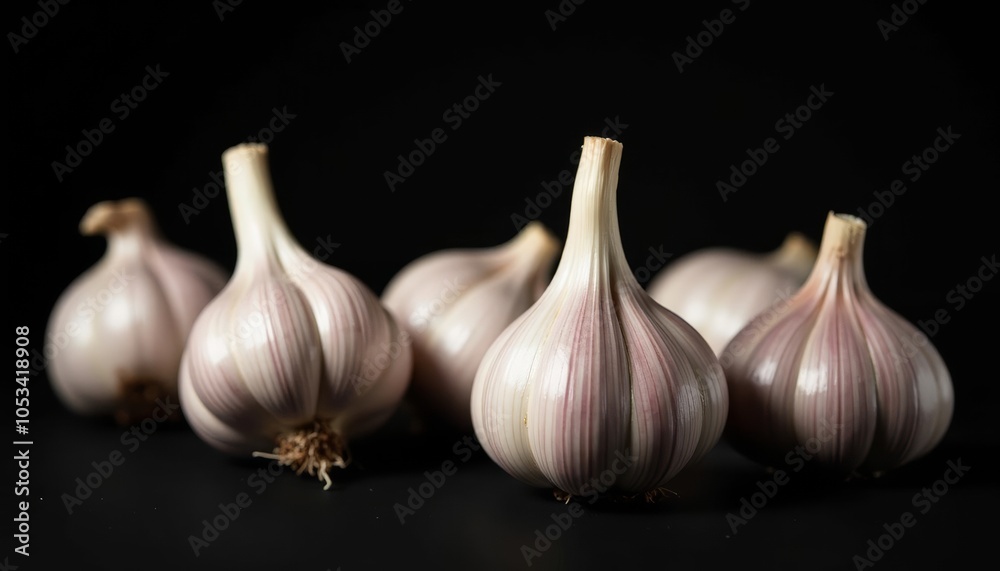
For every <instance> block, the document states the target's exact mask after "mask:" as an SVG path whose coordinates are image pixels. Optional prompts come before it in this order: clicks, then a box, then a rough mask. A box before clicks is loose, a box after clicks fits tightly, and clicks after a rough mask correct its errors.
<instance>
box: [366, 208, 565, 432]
mask: <svg viewBox="0 0 1000 571" xmlns="http://www.w3.org/2000/svg"><path fill="white" fill-rule="evenodd" d="M558 249H559V241H558V240H557V239H556V238H555V236H553V235H552V234H551V233H550V232H549V231H548V230H546V229H545V227H544V226H542V224H541V223H539V222H531V223H529V224H528V225H527V226H525V227H524V229H523V230H522V231H521V232H520V233H519V234H518V235H517V237H515V238H514V239H512V240H510V241H509V242H507V243H506V244H502V245H500V246H497V247H495V248H480V249H454V250H442V251H439V252H434V253H431V254H428V255H426V256H422V257H420V258H418V259H416V260H414V261H413V262H411V263H410V264H408V265H407V266H406V267H404V268H403V269H402V270H400V272H399V273H398V274H397V275H396V276H395V277H394V278H393V279H392V280H391V281H390V282H389V284H388V285H387V286H386V289H385V293H384V294H383V295H382V300H383V303H384V304H385V306H386V307H388V308H389V310H390V311H392V312H393V314H394V315H395V316H396V318H397V320H398V322H399V323H400V325H401V326H402V327H403V328H404V329H406V331H407V333H408V334H409V337H410V339H411V340H412V342H413V381H412V388H413V391H414V396H415V399H416V400H417V402H418V403H419V404H420V405H422V406H425V407H426V408H427V409H428V410H430V411H433V412H436V413H438V414H442V415H444V416H445V417H446V418H447V420H448V421H449V422H450V423H452V424H453V425H454V426H456V427H458V428H462V429H469V428H471V427H472V417H471V414H470V410H469V402H470V398H471V396H472V381H473V379H474V378H475V376H476V370H477V369H478V368H479V363H480V362H481V361H482V358H483V355H484V354H485V353H486V350H487V349H489V346H490V345H491V344H492V343H493V341H495V340H496V338H497V337H498V336H499V335H500V333H501V332H503V330H504V329H505V328H506V327H507V326H508V325H510V324H511V322H513V321H514V320H515V319H516V318H517V317H519V316H520V315H521V314H522V313H524V312H525V311H526V310H527V309H528V308H529V307H531V305H532V304H533V303H534V302H535V301H536V300H537V299H538V297H539V296H540V295H541V294H542V292H543V291H544V290H545V286H546V284H548V280H549V268H550V267H551V265H552V262H553V261H554V260H555V256H556V254H557V253H558Z"/></svg>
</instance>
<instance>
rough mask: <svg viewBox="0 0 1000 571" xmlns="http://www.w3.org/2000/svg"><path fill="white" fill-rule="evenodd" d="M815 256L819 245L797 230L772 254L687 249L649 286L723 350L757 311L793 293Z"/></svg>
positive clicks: (717, 351) (663, 302) (664, 303)
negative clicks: (687, 252)
mask: <svg viewBox="0 0 1000 571" xmlns="http://www.w3.org/2000/svg"><path fill="white" fill-rule="evenodd" d="M815 260H816V246H815V245H813V243H812V242H810V241H809V239H808V238H806V237H805V236H803V235H801V234H798V233H795V232H793V233H791V234H789V235H788V236H787V237H786V238H785V241H784V243H782V244H781V247H780V248H778V249H777V250H775V251H774V252H771V253H769V254H755V253H751V252H744V251H741V250H733V249H729V248H707V249H705V250H700V251H698V252H693V253H691V254H688V255H687V256H684V257H683V258H681V259H679V260H677V261H676V262H674V263H673V264H670V265H669V266H667V268H666V269H664V270H663V271H662V272H660V273H659V275H657V276H656V277H655V278H654V279H653V281H652V283H650V284H649V287H648V289H647V291H649V295H651V296H652V297H653V299H655V300H656V301H657V302H659V304H660V305H662V306H664V307H666V308H667V309H669V310H670V311H673V312H675V313H677V315H680V316H681V317H683V318H684V320H685V321H687V322H688V323H690V324H691V325H692V326H693V327H694V328H695V329H697V330H698V333H701V335H702V336H703V337H704V338H705V341H708V344H709V345H710V346H711V347H712V350H713V351H715V354H716V355H719V354H721V353H722V350H723V349H725V348H726V344H727V343H729V341H730V340H731V339H732V338H733V337H734V336H735V335H736V334H737V333H739V331H740V329H743V327H744V326H745V325H746V324H747V323H750V320H751V319H753V318H754V317H756V316H757V314H758V313H760V312H761V311H764V310H765V309H767V308H768V307H770V306H771V305H772V304H773V303H775V302H776V301H778V300H779V299H782V298H788V297H790V296H791V295H792V294H793V293H795V291H796V290H798V289H799V287H800V286H801V285H802V282H804V281H805V279H806V276H808V275H809V270H810V269H812V265H813V262H814V261H815Z"/></svg>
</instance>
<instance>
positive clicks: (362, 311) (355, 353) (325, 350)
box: [180, 144, 411, 488]
mask: <svg viewBox="0 0 1000 571" xmlns="http://www.w3.org/2000/svg"><path fill="white" fill-rule="evenodd" d="M222 159H223V169H224V172H225V180H226V195H227V197H228V199H229V208H230V212H231V213H232V217H233V225H234V227H235V231H236V241H237V246H238V257H237V262H236V270H235V272H234V274H233V277H232V279H231V280H230V281H229V283H228V284H227V285H226V287H225V289H223V291H222V293H220V294H219V295H218V297H216V298H215V299H214V300H212V302H211V303H210V304H209V305H208V307H206V308H205V310H204V311H203V312H202V314H201V316H200V317H199V318H198V321H197V322H196V323H195V326H194V330H193V331H192V332H191V337H190V340H189V342H188V345H187V350H186V351H185V353H184V360H183V363H182V366H181V380H180V383H181V387H180V391H181V393H180V398H181V406H182V409H183V411H184V415H185V416H186V417H187V419H188V422H190V424H191V426H192V427H193V428H194V430H195V432H196V433H197V434H198V435H199V436H200V437H201V438H202V439H203V440H205V441H206V442H208V443H209V444H211V445H212V446H214V447H215V448H218V449H219V450H222V451H225V452H229V453H232V454H248V455H249V454H251V453H254V455H255V456H265V457H273V458H276V459H278V460H280V461H281V462H282V463H283V464H285V465H288V466H291V467H292V468H294V469H295V470H296V471H297V472H298V473H299V474H301V473H302V472H308V473H309V474H310V475H313V476H317V477H318V478H321V479H322V480H323V481H324V482H325V483H326V488H329V487H330V483H331V482H330V478H329V475H328V473H329V470H330V469H331V468H332V467H334V466H337V467H344V466H346V465H347V463H348V461H349V455H348V449H347V440H348V438H351V437H354V436H357V435H360V434H363V433H365V432H367V431H370V430H373V429H375V428H377V427H378V426H379V425H381V424H382V423H383V422H385V421H386V420H387V419H388V418H389V416H391V414H392V413H393V411H394V410H395V408H396V406H397V405H398V403H399V401H400V400H401V398H402V396H403V393H404V392H405V390H406V386H407V383H408V381H409V377H410V370H411V353H410V347H409V344H408V343H406V341H405V339H402V338H401V334H402V332H401V330H400V329H399V328H398V327H397V326H396V323H395V321H394V320H393V318H392V317H391V316H390V315H389V312H388V311H387V310H386V309H385V308H384V307H382V305H381V304H380V303H379V300H378V298H377V297H376V296H375V294H374V293H372V291H371V290H369V289H368V287H367V286H365V285H364V284H363V283H361V282H360V281H359V280H358V279H356V278H354V277H353V276H351V275H350V274H348V273H347V272H344V271H342V270H339V269H337V268H333V267H330V266H327V265H324V264H321V263H319V262H317V261H316V260H314V259H313V258H312V257H310V255H309V254H308V253H306V251H305V250H303V249H302V248H301V247H300V246H299V245H298V243H296V242H295V239H294V238H293V237H292V235H291V233H290V232H289V231H288V228H287V227H286V226H285V223H284V221H283V220H282V218H281V215H280V213H279V212H278V207H277V204H276V203H275V199H274V190H273V189H272V186H271V176H270V171H269V169H268V164H267V147H266V146H265V145H259V144H257V145H253V144H244V145H239V146H236V147H233V148H231V149H229V150H227V151H226V152H225V153H224V154H223V157H222ZM272 449H273V454H270V453H266V452H265V453H256V452H255V451H260V450H272Z"/></svg>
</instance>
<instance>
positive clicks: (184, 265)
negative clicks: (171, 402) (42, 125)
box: [47, 198, 226, 424]
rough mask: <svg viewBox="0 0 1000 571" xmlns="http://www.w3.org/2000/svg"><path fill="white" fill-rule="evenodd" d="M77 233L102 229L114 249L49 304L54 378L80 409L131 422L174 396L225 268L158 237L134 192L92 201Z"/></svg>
mask: <svg viewBox="0 0 1000 571" xmlns="http://www.w3.org/2000/svg"><path fill="white" fill-rule="evenodd" d="M80 232H81V233H83V234H84V235H87V236H91V235H95V234H103V235H105V236H106V237H107V240H108V249H107V251H106V252H105V254H104V256H103V257H102V258H101V260H100V261H99V262H98V263H97V264H96V265H95V266H94V267H92V268H90V269H89V270H87V271H86V272H85V273H84V274H83V275H81V276H80V277H79V278H77V279H76V280H75V281H74V282H73V283H72V284H71V285H70V286H69V288H67V289H66V291H65V292H63V293H62V295H61V296H60V297H59V300H58V301H57V302H56V304H55V307H54V308H53V310H52V315H51V316H50V318H49V323H48V329H47V337H48V347H51V351H52V353H51V354H50V355H48V357H49V365H48V371H49V378H50V379H51V380H52V385H53V387H54V388H55V392H56V395H57V396H58V397H59V399H60V400H61V401H62V402H63V403H64V404H65V405H66V406H67V407H69V408H70V409H71V410H73V411H74V412H76V413H78V414H83V415H106V414H113V415H114V416H115V418H116V420H118V422H120V423H122V424H130V423H132V422H134V421H137V420H141V419H143V418H146V417H148V416H149V414H151V413H152V411H153V408H154V406H155V402H156V400H157V399H159V398H168V397H172V396H176V394H177V370H178V367H179V365H180V361H181V353H182V352H183V350H184V342H185V340H186V339H187V336H188V332H189V331H190V330H191V326H192V325H193V324H194V321H195V318H196V317H197V316H198V312H200V311H201V309H202V308H203V307H204V306H205V304H207V303H208V302H209V300H211V299H212V297H213V296H214V295H215V294H216V293H218V291H219V290H220V289H222V286H223V284H225V283H226V274H225V272H223V270H222V269H221V268H219V267H217V266H216V265H215V264H214V263H212V262H210V261H208V260H207V259H205V258H202V257H201V256H198V255H195V254H193V253H191V252H187V251H185V250H181V249H179V248H177V247H175V246H173V245H171V244H169V243H167V242H166V241H165V240H164V239H163V238H162V237H160V235H159V233H158V231H157V229H156V225H155V223H154V221H153V218H152V216H151V215H150V213H149V208H148V206H147V205H146V203H145V202H144V201H142V200H140V199H138V198H128V199H125V200H121V201H118V202H111V201H107V202H100V203H98V204H95V205H94V206H92V207H91V208H90V209H89V210H88V211H87V213H86V214H85V215H84V217H83V220H82V221H81V222H80ZM47 351H48V349H47Z"/></svg>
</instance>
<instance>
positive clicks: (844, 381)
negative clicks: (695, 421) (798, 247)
mask: <svg viewBox="0 0 1000 571" xmlns="http://www.w3.org/2000/svg"><path fill="white" fill-rule="evenodd" d="M865 230H866V225H865V223H864V222H863V221H862V220H860V219H858V218H855V217H853V216H850V215H847V214H834V213H833V212H831V213H830V214H829V216H828V217H827V221H826V228H825V229H824V231H823V240H822V242H821V244H820V250H819V258H818V259H817V261H816V265H815V267H814V268H813V271H812V273H811V274H810V275H809V278H808V280H807V281H806V283H805V285H803V286H802V289H801V290H799V291H798V292H797V293H796V294H795V295H794V296H793V297H792V298H791V299H789V300H787V301H781V302H778V303H777V304H776V305H774V306H773V307H772V308H771V309H769V310H767V311H765V312H764V313H762V314H761V315H759V316H758V317H756V318H755V319H754V320H753V321H751V322H750V324H749V325H747V327H746V328H744V329H743V330H742V331H741V332H740V333H739V334H738V335H737V336H736V337H735V338H734V339H733V340H732V342H731V343H730V344H729V345H728V346H727V347H726V349H725V351H724V352H723V354H722V356H721V362H722V364H723V366H724V367H725V371H726V377H727V380H728V382H729V393H730V398H731V399H732V405H731V407H730V410H729V423H728V425H727V428H726V435H727V438H728V439H729V440H731V441H732V443H733V444H734V446H736V448H737V449H738V450H740V451H742V452H743V453H744V454H746V455H747V456H749V457H751V458H754V459H756V460H759V461H761V462H763V463H770V464H772V465H775V464H778V463H780V462H782V459H783V458H784V457H785V456H786V455H787V454H788V453H789V451H791V450H792V449H794V448H795V447H796V446H804V447H805V449H806V450H807V452H808V453H809V454H810V455H814V456H815V459H813V460H812V462H815V463H817V464H818V465H820V466H822V467H824V468H826V469H828V470H830V471H833V472H834V473H842V474H845V475H847V474H850V473H851V472H853V471H858V472H860V473H863V474H877V473H880V472H882V471H885V470H888V469H891V468H894V467H897V466H901V465H902V464H905V463H907V462H909V461H911V460H913V459H914V458H917V457H919V456H922V455H924V454H926V453H927V452H928V451H930V450H931V449H932V448H934V446H935V445H937V443H938V442H939V441H940V440H941V438H942V437H943V436H944V434H945V431H946V430H947V429H948V424H949V423H950V421H951V415H952V409H953V407H954V396H953V392H952V385H951V377H950V376H949V375H948V369H947V368H946V367H945V364H944V362H943V361H942V360H941V356H940V355H939V354H938V352H937V351H936V350H935V349H934V347H933V346H932V345H931V344H930V341H928V340H927V338H926V337H925V336H924V334H923V333H921V332H920V331H919V330H918V329H917V328H916V327H914V326H913V325H911V324H910V323H908V322H907V321H906V320H905V319H903V318H902V317H900V316H899V315H897V314H896V313H894V312H893V311H892V310H890V309H889V308H887V307H886V306H884V305H883V304H882V303H881V302H880V301H879V300H878V299H876V298H875V296H874V295H872V293H871V291H870V290H869V289H868V284H867V282H866V281H865V275H864V269H863V266H862V249H863V246H864V237H865Z"/></svg>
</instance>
